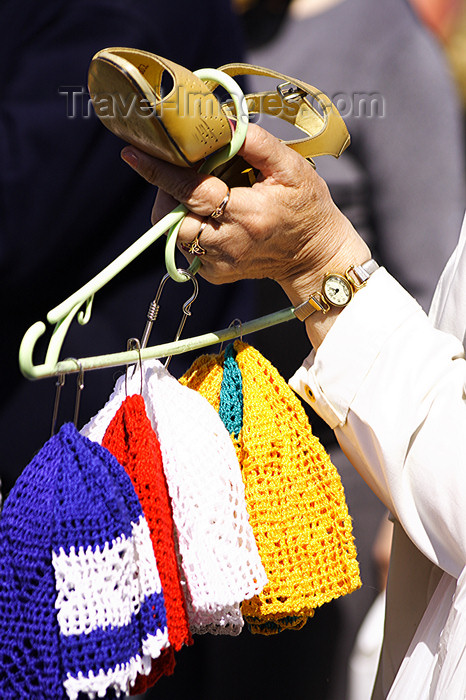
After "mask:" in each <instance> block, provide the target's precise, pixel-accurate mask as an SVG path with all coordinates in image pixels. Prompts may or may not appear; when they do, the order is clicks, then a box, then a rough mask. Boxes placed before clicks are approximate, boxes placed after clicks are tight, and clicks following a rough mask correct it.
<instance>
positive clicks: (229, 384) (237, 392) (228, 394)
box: [218, 343, 243, 438]
mask: <svg viewBox="0 0 466 700" xmlns="http://www.w3.org/2000/svg"><path fill="white" fill-rule="evenodd" d="M235 357H236V351H235V349H234V347H233V343H230V345H228V347H227V348H226V350H225V360H224V364H223V378H222V387H221V390H220V406H219V410H218V413H219V416H220V418H221V419H222V421H223V424H224V425H225V427H226V429H227V430H228V432H229V433H230V435H231V434H233V435H234V437H235V438H238V436H239V434H240V432H241V428H242V427H243V380H242V378H241V371H240V368H239V367H238V363H237V362H236V359H235Z"/></svg>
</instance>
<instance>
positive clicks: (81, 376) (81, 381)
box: [66, 357, 84, 428]
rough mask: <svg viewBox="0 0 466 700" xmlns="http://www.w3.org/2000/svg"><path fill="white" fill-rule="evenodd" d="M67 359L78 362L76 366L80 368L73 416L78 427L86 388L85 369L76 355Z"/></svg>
mask: <svg viewBox="0 0 466 700" xmlns="http://www.w3.org/2000/svg"><path fill="white" fill-rule="evenodd" d="M66 359H67V360H72V361H73V362H76V367H77V368H78V370H79V372H78V379H77V380H76V399H75V402H74V417H73V423H74V425H75V428H77V427H78V417H79V406H80V404H81V393H82V390H83V389H84V369H83V366H82V362H80V360H77V359H76V358H75V357H67V358H66Z"/></svg>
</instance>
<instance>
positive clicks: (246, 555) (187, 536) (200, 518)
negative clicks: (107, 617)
mask: <svg viewBox="0 0 466 700" xmlns="http://www.w3.org/2000/svg"><path fill="white" fill-rule="evenodd" d="M143 368H144V381H143V397H144V399H145V402H146V409H147V415H148V417H149V419H150V421H151V423H152V427H153V429H154V430H155V432H156V434H157V436H158V438H159V441H160V447H161V451H162V458H163V467H164V472H165V476H166V479H167V484H168V490H169V494H170V498H171V500H172V508H173V520H174V523H175V527H176V530H177V532H176V535H177V545H178V551H179V557H180V570H181V578H182V583H183V584H184V590H185V593H186V602H187V607H188V616H189V622H190V626H191V629H192V631H193V632H195V633H204V632H210V633H213V634H239V632H240V631H241V629H242V626H243V619H242V615H241V610H240V605H241V602H242V601H243V600H245V599H248V598H251V597H252V596H254V595H256V594H258V593H259V592H260V591H261V590H262V588H263V587H264V585H265V584H266V582H267V578H266V574H265V571H264V567H263V566H262V562H261V560H260V557H259V553H258V550H257V545H256V541H255V539H254V534H253V532H252V529H251V526H250V523H249V519H248V514H247V510H246V502H245V497H244V485H243V481H242V478H241V470H240V467H239V464H238V459H237V456H236V452H235V449H234V447H233V443H232V441H231V438H230V436H229V434H228V432H227V430H226V429H225V427H224V425H223V423H222V421H221V420H220V418H219V416H218V414H217V412H216V411H215V409H214V408H213V407H212V406H211V405H210V404H209V403H208V401H207V400H206V399H204V398H203V397H202V396H201V395H200V394H198V393H197V392H195V391H193V390H191V389H189V388H187V387H184V386H182V385H181V384H180V383H179V382H178V381H177V380H176V379H175V378H174V377H173V376H172V375H170V373H169V372H168V371H167V370H165V368H164V367H163V366H162V365H161V363H160V362H158V361H157V360H149V361H146V362H144V363H143ZM139 390H140V377H139V373H135V376H134V377H133V378H132V379H130V380H129V381H128V394H131V393H132V392H133V391H134V392H135V393H137V392H139ZM125 395H126V392H125V381H124V378H120V379H119V380H118V381H117V383H116V385H115V390H114V391H113V393H112V395H111V397H110V399H109V401H108V402H107V404H106V405H105V406H104V408H103V409H102V410H101V411H100V412H99V413H98V414H97V416H96V417H95V418H93V419H92V420H91V421H90V423H88V424H87V426H85V427H84V428H83V430H82V432H83V434H85V435H87V436H88V437H90V438H91V439H93V440H95V441H97V442H99V440H102V437H103V435H104V433H105V430H106V428H107V426H108V423H109V422H110V421H111V419H112V418H113V416H114V414H115V412H116V411H117V410H118V408H119V406H120V405H121V403H122V401H123V399H124V398H125Z"/></svg>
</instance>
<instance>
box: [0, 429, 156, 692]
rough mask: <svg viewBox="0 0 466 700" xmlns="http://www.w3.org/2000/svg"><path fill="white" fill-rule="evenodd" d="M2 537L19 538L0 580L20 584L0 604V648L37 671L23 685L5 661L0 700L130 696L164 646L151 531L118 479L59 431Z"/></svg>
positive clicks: (100, 453)
mask: <svg viewBox="0 0 466 700" xmlns="http://www.w3.org/2000/svg"><path fill="white" fill-rule="evenodd" d="M0 528H1V529H0V532H1V533H2V534H3V533H6V535H8V533H9V531H10V530H12V529H15V532H16V534H15V538H14V543H12V544H11V545H10V541H7V545H5V546H2V545H0V561H1V563H2V564H3V563H5V567H6V570H7V571H8V573H7V574H6V576H8V578H9V577H10V576H11V575H12V574H13V577H14V575H15V573H16V578H13V584H12V586H9V587H8V593H7V594H6V597H7V598H8V600H4V598H5V596H4V594H3V592H0V609H1V610H0V615H1V619H2V621H3V618H4V621H5V624H4V625H3V624H1V625H0V634H1V635H2V636H1V638H0V644H1V643H2V642H4V645H3V649H8V650H10V649H12V651H13V652H14V654H15V659H16V658H18V659H20V658H21V655H22V653H23V650H24V649H25V650H26V652H27V650H29V649H30V648H31V649H34V650H36V651H35V654H33V657H34V658H37V663H36V666H38V667H39V672H38V673H37V674H36V673H34V674H33V675H34V676H36V675H37V678H34V679H32V680H31V678H30V676H29V669H27V672H25V674H24V680H21V681H20V680H19V675H18V673H17V672H16V666H17V665H18V662H15V663H14V664H11V663H8V653H9V652H8V651H7V652H3V653H2V655H1V656H0V697H2V698H13V697H14V698H17V697H37V698H41V697H43V698H44V699H45V698H47V699H48V698H61V697H63V696H64V693H65V692H66V695H67V696H68V697H69V698H72V699H75V698H77V697H78V695H79V693H80V692H83V693H87V694H89V695H90V696H91V697H95V696H96V695H97V696H98V697H104V696H105V694H106V693H107V691H108V690H112V689H113V690H114V691H115V692H116V694H120V693H125V692H128V690H129V688H130V685H131V683H132V682H134V679H135V678H136V676H137V674H138V673H148V672H149V670H150V666H151V664H150V659H151V658H156V657H157V656H158V655H159V654H160V652H161V650H162V649H163V648H165V647H166V646H167V644H168V634H167V627H166V616H165V607H164V603H163V593H162V590H161V585H160V579H159V576H158V572H157V567H156V562H155V558H154V554H153V549H152V544H151V541H150V535H149V530H148V527H147V523H146V521H145V519H144V516H143V513H142V510H141V506H140V504H139V501H138V499H137V496H136V494H135V492H134V489H133V486H132V484H131V481H130V479H129V477H128V476H127V475H126V473H125V471H124V469H123V468H122V467H121V466H120V465H119V464H118V462H117V461H116V460H115V458H114V457H113V456H112V455H111V454H110V453H109V452H108V451H107V450H105V449H104V448H102V447H101V446H100V445H97V444H96V443H93V442H91V441H90V440H88V439H86V438H84V437H83V436H82V435H80V434H79V433H78V432H77V430H76V429H75V427H74V426H73V425H72V424H66V425H64V426H63V427H62V429H61V430H60V432H59V433H58V434H57V435H56V436H54V437H53V438H51V440H49V441H48V443H46V445H45V446H44V447H43V448H42V450H41V451H40V453H39V454H38V455H37V456H36V457H35V459H34V460H33V461H32V462H31V464H30V465H29V466H28V467H27V468H26V470H25V472H24V473H23V475H22V477H21V479H20V480H19V481H18V483H17V485H16V486H15V488H14V490H13V492H12V494H11V495H10V497H9V498H8V499H7V502H6V503H5V508H4V512H3V514H2V518H1V520H0ZM2 539H3V537H2ZM2 569H3V566H2ZM15 570H16V571H15ZM0 582H1V583H2V584H3V583H4V582H3V581H1V579H0ZM7 585H8V584H7ZM25 586H26V590H27V591H28V593H27V594H25V593H24V587H25ZM2 587H3V585H2ZM5 604H6V605H5ZM4 613H5V614H4ZM23 620H24V621H25V623H24V625H23V628H24V634H23V635H18V633H17V629H18V628H17V626H18V625H21V624H22V621H23ZM44 622H45V625H44ZM7 627H9V628H10V630H11V629H12V628H13V631H12V632H10V633H9V634H8V632H7V631H6V628H7ZM15 627H16V630H15ZM5 644H6V645H5ZM17 647H18V649H19V652H18V651H17V649H16V648H17ZM26 663H28V662H26ZM33 668H34V666H33ZM3 676H4V677H5V683H6V684H7V685H5V688H6V689H8V688H9V686H8V684H10V685H12V682H13V681H14V683H16V685H18V683H22V684H23V685H22V686H20V692H18V689H16V690H15V693H16V694H13V691H11V692H10V691H8V692H10V694H2V693H1V688H2V680H1V679H2V677H3Z"/></svg>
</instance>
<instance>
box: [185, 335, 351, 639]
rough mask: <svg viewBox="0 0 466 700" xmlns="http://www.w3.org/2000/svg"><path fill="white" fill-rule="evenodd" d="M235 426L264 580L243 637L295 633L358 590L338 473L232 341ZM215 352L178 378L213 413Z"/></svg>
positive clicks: (299, 416)
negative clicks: (237, 376)
mask: <svg viewBox="0 0 466 700" xmlns="http://www.w3.org/2000/svg"><path fill="white" fill-rule="evenodd" d="M234 347H235V349H236V352H237V354H236V361H237V363H238V366H239V368H240V371H241V376H242V385H243V425H242V429H241V432H240V435H239V438H238V439H237V440H236V439H234V437H233V442H234V444H235V447H236V450H237V454H238V459H239V462H240V465H241V468H242V475H243V481H244V485H245V494H246V502H247V506H248V512H249V517H250V522H251V525H252V528H253V531H254V534H255V537H256V542H257V545H258V549H259V553H260V556H261V559H262V562H263V564H264V567H265V570H266V573H267V577H268V584H267V586H266V587H265V588H264V590H263V591H262V592H261V593H260V594H259V595H257V596H254V598H252V599H251V600H248V601H245V602H244V603H243V606H242V611H243V615H244V618H245V620H246V621H247V622H248V624H249V626H250V628H251V631H252V632H260V633H262V634H273V633H275V632H277V631H279V630H280V629H282V628H299V627H302V626H303V624H304V623H305V622H306V620H307V619H308V617H310V616H312V615H313V613H314V610H315V608H316V607H318V606H320V605H322V604H324V603H326V602H328V601H330V600H332V599H333V598H337V597H339V596H341V595H345V594H347V593H350V592H352V591H354V590H356V589H357V588H358V587H359V586H360V585H361V582H360V578H359V567H358V563H357V559H356V548H355V545H354V540H353V536H352V525H351V519H350V517H349V514H348V509H347V506H346V501H345V497H344V491H343V486H342V484H341V480H340V477H339V475H338V473H337V471H336V469H335V467H334V466H333V464H332V463H331V461H330V458H329V456H328V455H327V453H326V452H325V450H324V448H323V446H322V445H321V443H320V442H319V440H318V439H317V438H316V437H315V436H314V435H313V433H312V430H311V427H310V425H309V422H308V419H307V416H306V413H305V411H304V409H303V407H302V405H301V403H300V401H299V400H298V398H297V397H296V396H295V394H294V393H293V392H292V390H291V389H290V388H289V387H288V385H287V384H286V383H285V381H284V380H283V378H282V377H281V376H280V375H279V373H278V372H277V370H276V369H275V368H274V367H273V366H272V365H271V364H270V362H269V361H268V360H266V359H265V358H264V357H263V356H262V355H261V354H260V353H259V352H258V351H257V350H255V349H254V348H252V347H251V346H249V345H247V344H245V343H243V342H241V341H236V342H235V345H234ZM222 376H223V354H221V355H217V356H214V355H204V356H202V357H200V358H198V359H197V360H196V361H195V362H194V364H193V366H192V367H191V368H190V369H189V370H188V372H187V373H186V374H185V375H184V376H183V377H182V378H181V379H180V382H181V383H183V384H185V385H186V386H189V387H191V388H192V389H195V390H196V391H199V392H200V393H201V394H202V395H203V396H205V398H207V399H208V401H209V402H210V403H211V404H212V405H213V406H214V407H215V408H216V409H217V410H219V408H220V392H221V383H222Z"/></svg>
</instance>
